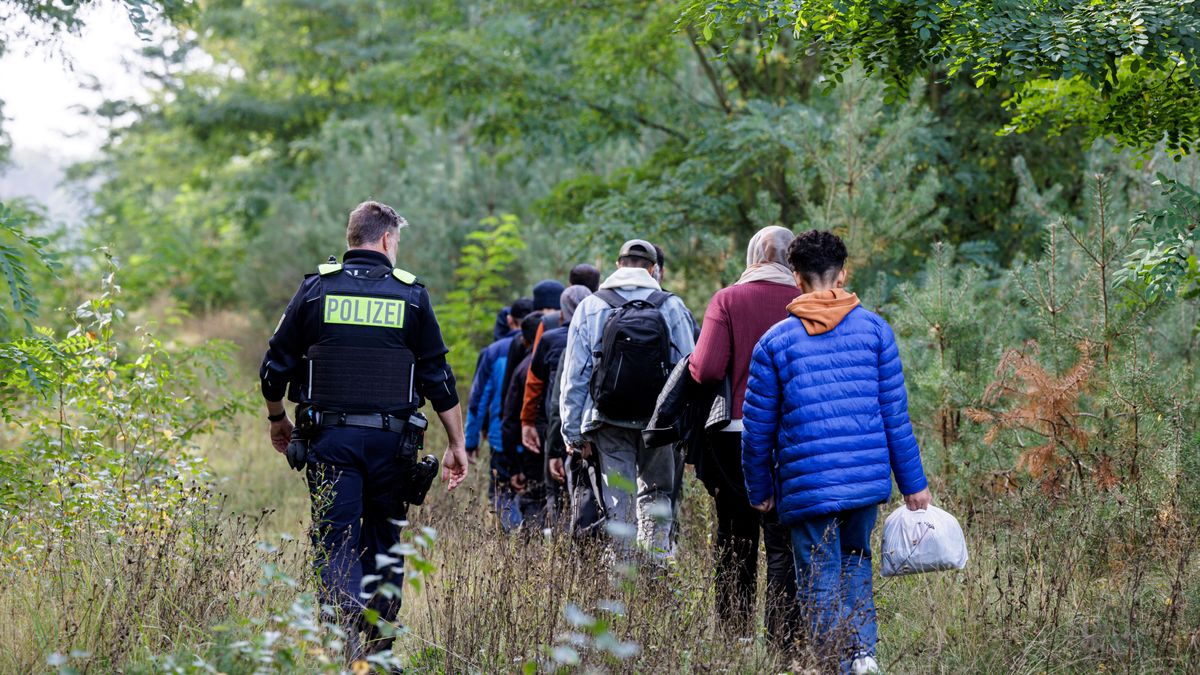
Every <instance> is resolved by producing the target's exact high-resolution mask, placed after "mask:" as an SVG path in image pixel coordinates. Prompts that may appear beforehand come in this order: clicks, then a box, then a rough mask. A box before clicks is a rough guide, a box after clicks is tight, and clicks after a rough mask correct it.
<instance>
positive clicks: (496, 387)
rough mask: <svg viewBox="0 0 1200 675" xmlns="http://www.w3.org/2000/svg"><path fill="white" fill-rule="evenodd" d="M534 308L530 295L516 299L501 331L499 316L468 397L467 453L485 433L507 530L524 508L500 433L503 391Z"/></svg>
mask: <svg viewBox="0 0 1200 675" xmlns="http://www.w3.org/2000/svg"><path fill="white" fill-rule="evenodd" d="M531 312H533V300H532V299H531V298H520V299H519V300H517V301H515V302H513V303H512V306H511V307H510V308H509V311H508V315H507V316H506V317H505V319H504V327H505V329H506V331H505V333H503V334H502V335H501V334H500V333H499V330H500V327H499V317H497V327H496V333H497V337H496V341H495V342H493V343H492V344H490V345H488V346H487V347H484V348H483V350H482V351H480V352H479V359H478V361H477V362H476V365H475V378H474V379H473V380H472V382H471V394H470V397H469V398H468V401H467V428H466V437H467V454H468V456H470V457H472V458H474V457H478V456H479V445H480V435H481V434H484V433H486V437H487V442H488V446H490V447H491V450H492V452H491V459H490V468H491V473H492V481H491V483H490V484H489V486H488V497H489V499H490V500H491V502H492V508H494V509H495V511H496V515H497V516H498V517H499V518H500V525H501V527H502V528H503V529H504V530H505V531H506V532H507V531H510V530H512V529H514V528H516V527H517V526H518V525H520V524H521V510H520V506H519V504H518V503H517V496H516V493H515V492H514V491H513V489H512V488H511V487H509V480H510V478H511V477H512V472H513V468H512V467H511V466H509V463H510V462H509V461H508V453H506V452H504V445H503V442H502V438H501V433H500V421H501V408H502V405H503V400H502V398H501V395H500V391H501V388H502V384H503V382H504V373H505V371H506V370H507V367H508V364H507V361H508V347H509V345H510V344H511V343H512V340H513V338H514V337H515V336H518V335H520V334H521V328H520V325H521V320H522V319H524V318H525V317H526V315H528V314H530V313H531ZM485 430H486V432H485Z"/></svg>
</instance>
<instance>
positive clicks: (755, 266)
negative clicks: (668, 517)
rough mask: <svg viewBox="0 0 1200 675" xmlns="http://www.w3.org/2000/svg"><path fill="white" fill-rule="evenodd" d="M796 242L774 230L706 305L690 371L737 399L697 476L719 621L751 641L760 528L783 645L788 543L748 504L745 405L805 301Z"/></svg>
mask: <svg viewBox="0 0 1200 675" xmlns="http://www.w3.org/2000/svg"><path fill="white" fill-rule="evenodd" d="M793 239H795V235H793V234H792V232H791V231H790V230H788V229H786V228H783V227H777V226H772V227H766V228H763V229H762V230H760V231H759V232H758V233H757V234H755V235H754V237H753V238H752V239H751V240H750V245H749V246H748V247H747V249H746V270H745V271H744V272H742V275H741V278H739V279H738V281H737V283H735V284H734V285H732V286H730V287H728V288H724V289H721V290H720V291H717V293H716V295H714V296H713V298H712V301H711V302H709V304H708V309H707V310H706V311H705V313H704V324H703V326H702V328H701V330H700V340H699V341H698V342H697V343H696V351H695V352H694V353H693V354H692V358H691V364H690V371H691V375H692V377H693V378H694V379H695V380H696V381H697V382H700V383H702V384H715V383H720V382H722V381H723V380H724V379H725V378H729V379H730V382H731V385H732V386H731V390H732V394H733V402H732V411H731V412H732V417H733V421H732V422H731V423H730V424H729V426H727V427H726V428H725V429H724V430H722V431H719V432H716V433H713V434H711V435H710V437H709V439H708V440H709V442H708V443H706V444H704V445H705V449H704V451H703V452H702V453H701V455H700V457H699V458H698V459H697V461H696V474H697V475H698V476H699V478H700V480H701V481H702V482H703V483H704V486H705V488H706V489H707V490H708V493H709V494H710V495H712V497H713V500H714V503H715V506H716V512H717V538H716V549H717V550H716V553H717V555H716V558H717V568H716V599H717V616H718V617H721V620H722V621H723V623H724V625H725V627H726V628H727V629H728V630H729V631H730V632H731V633H732V634H733V635H736V636H739V637H742V636H749V635H751V634H752V632H753V629H754V621H753V619H754V603H755V598H756V597H757V596H756V588H757V572H758V541H759V530H760V528H761V529H762V531H763V534H764V535H765V536H764V538H765V543H766V548H767V595H766V605H767V606H766V617H765V618H766V621H765V623H766V626H767V634H768V637H770V638H771V639H772V640H773V641H774V642H776V644H780V645H787V644H790V643H791V641H792V639H793V635H794V632H795V627H796V622H797V616H796V609H795V606H796V602H795V598H796V577H795V570H794V567H793V565H792V549H791V538H790V535H789V533H788V529H787V528H786V527H783V526H781V525H780V524H779V522H778V518H777V516H776V514H775V513H774V512H771V513H768V514H761V513H759V512H758V511H755V510H754V508H753V507H751V505H750V501H749V499H748V498H747V496H746V484H745V479H744V478H743V475H742V402H743V400H744V399H745V396H746V382H747V380H748V379H749V375H750V356H751V353H752V352H753V351H754V345H755V344H756V343H758V339H759V338H761V337H762V336H763V334H764V333H766V332H767V329H769V328H770V327H771V326H773V325H775V324H776V323H778V322H779V321H781V320H783V319H784V318H786V317H787V316H788V310H787V306H788V303H790V302H791V301H792V300H794V299H795V298H796V296H797V295H799V294H800V290H799V289H798V288H797V287H796V280H795V277H794V276H793V275H792V269H791V267H789V266H788V264H787V251H788V246H789V245H790V244H791V243H792V240H793Z"/></svg>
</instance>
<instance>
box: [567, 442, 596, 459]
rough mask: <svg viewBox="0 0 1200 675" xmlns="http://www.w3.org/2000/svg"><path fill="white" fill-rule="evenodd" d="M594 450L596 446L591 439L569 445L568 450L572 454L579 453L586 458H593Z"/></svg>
mask: <svg viewBox="0 0 1200 675" xmlns="http://www.w3.org/2000/svg"><path fill="white" fill-rule="evenodd" d="M594 451H595V447H594V446H593V445H592V443H591V441H582V442H581V443H580V444H579V445H568V446H567V452H570V453H571V454H572V455H579V456H580V457H582V458H584V459H591V457H592V453H593V452H594Z"/></svg>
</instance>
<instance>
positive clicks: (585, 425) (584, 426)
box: [559, 267, 696, 446]
mask: <svg viewBox="0 0 1200 675" xmlns="http://www.w3.org/2000/svg"><path fill="white" fill-rule="evenodd" d="M600 288H610V289H612V290H614V291H616V292H617V293H618V294H619V295H620V296H621V297H623V298H625V299H626V300H644V299H646V298H648V297H650V294H651V293H653V292H654V291H658V290H662V289H661V287H660V286H659V285H658V282H657V281H655V280H654V277H652V276H650V273H649V272H647V271H646V270H644V269H641V268H640V267H619V268H617V271H616V272H613V273H612V275H610V276H609V277H608V278H607V279H605V280H604V283H602V284H600ZM612 311H613V308H612V307H609V306H608V303H607V302H604V301H603V300H601V299H600V298H597V297H596V296H594V295H591V296H588V297H586V298H584V299H583V302H580V303H579V307H577V308H576V309H575V316H574V317H573V318H572V319H571V327H570V329H569V330H568V331H567V346H566V349H565V351H564V352H563V361H562V366H561V367H560V368H559V377H560V378H561V379H560V381H559V387H560V388H561V398H560V399H559V406H560V412H561V413H562V435H563V440H565V441H566V443H567V445H570V446H578V445H580V444H581V443H582V442H583V440H584V435H585V434H586V433H588V432H589V431H592V430H593V429H596V428H598V427H599V426H600V425H601V424H611V425H614V426H619V427H626V428H630V429H643V428H645V426H646V422H647V420H612V419H607V418H605V417H604V416H603V415H601V414H600V412H599V411H597V410H596V405H595V402H593V401H592V396H591V393H590V392H589V391H588V383H589V382H590V381H591V379H592V366H593V363H592V354H594V353H595V352H596V351H597V350H599V349H600V341H601V339H602V338H603V335H604V322H605V321H607V320H608V316H609V314H611V313H612ZM662 314H663V319H665V320H666V322H667V330H668V331H669V332H670V337H671V362H672V363H678V362H679V360H680V359H682V358H683V357H685V356H687V355H688V354H691V353H692V350H693V349H695V348H696V339H695V335H694V334H693V332H692V329H693V327H694V326H695V325H696V322H695V319H694V318H693V317H692V315H691V312H689V311H688V308H687V306H686V305H684V304H683V300H680V299H679V298H678V297H676V296H672V297H671V298H670V299H669V300H667V301H666V302H665V303H663V306H662Z"/></svg>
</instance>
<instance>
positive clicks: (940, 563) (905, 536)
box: [880, 504, 967, 577]
mask: <svg viewBox="0 0 1200 675" xmlns="http://www.w3.org/2000/svg"><path fill="white" fill-rule="evenodd" d="M966 566H967V541H966V539H965V538H964V537H963V532H962V528H961V527H959V525H958V521H957V520H955V519H954V516H952V515H950V514H949V513H946V512H945V511H943V510H941V509H939V508H938V507H936V506H933V505H930V507H929V508H928V509H922V510H919V511H909V510H908V507H906V506H904V505H903V504H901V505H900V508H898V509H896V510H895V511H893V512H892V515H890V516H888V517H887V520H886V521H884V523H883V569H882V570H880V575H882V576H885V577H898V576H900V575H903V574H920V573H922V572H937V571H939V570H961V569H962V568H964V567H966Z"/></svg>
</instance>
